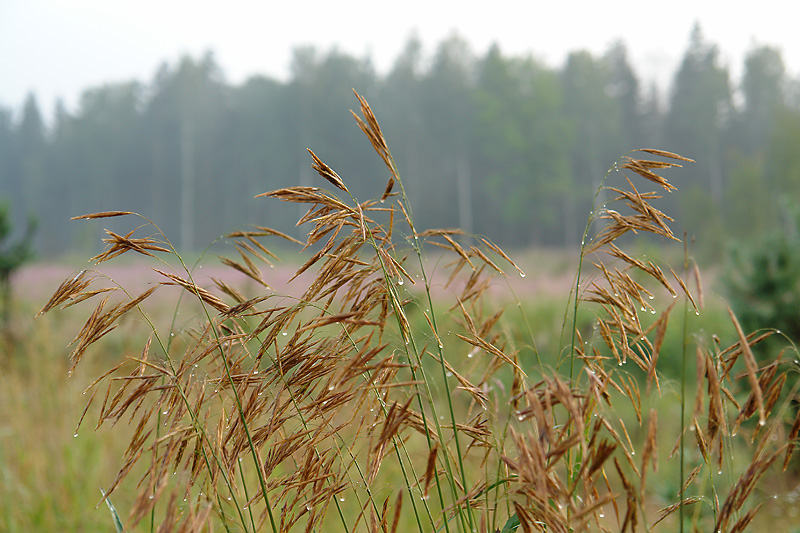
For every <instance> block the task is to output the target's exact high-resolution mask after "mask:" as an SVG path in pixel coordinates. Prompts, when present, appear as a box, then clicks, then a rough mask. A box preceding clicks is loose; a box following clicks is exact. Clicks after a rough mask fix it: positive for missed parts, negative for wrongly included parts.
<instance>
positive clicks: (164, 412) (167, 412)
mask: <svg viewBox="0 0 800 533" xmlns="http://www.w3.org/2000/svg"><path fill="white" fill-rule="evenodd" d="M161 414H162V415H168V414H169V411H163V412H162V413H161Z"/></svg>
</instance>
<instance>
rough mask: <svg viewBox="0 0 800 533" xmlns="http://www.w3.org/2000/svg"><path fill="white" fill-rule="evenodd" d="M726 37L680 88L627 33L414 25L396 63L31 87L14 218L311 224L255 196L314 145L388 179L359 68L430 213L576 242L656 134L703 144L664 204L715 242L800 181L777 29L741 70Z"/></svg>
mask: <svg viewBox="0 0 800 533" xmlns="http://www.w3.org/2000/svg"><path fill="white" fill-rule="evenodd" d="M265 53H268V51H265ZM720 55H721V54H720V50H719V49H718V48H717V46H715V45H714V44H713V43H709V42H707V41H706V40H705V38H704V37H703V34H702V30H701V28H700V27H699V26H698V27H696V28H695V31H694V32H693V33H692V35H691V38H690V40H689V43H688V45H687V48H686V51H685V55H684V57H683V61H682V64H681V66H680V68H679V69H678V71H677V72H676V73H675V75H674V78H673V81H672V85H671V88H670V90H669V92H668V94H662V92H660V91H659V89H658V88H657V87H655V86H642V83H641V81H640V79H639V78H638V77H637V73H636V72H635V71H634V70H633V68H632V67H631V65H630V63H629V61H628V53H627V50H626V48H625V46H624V45H623V44H617V45H614V46H612V47H611V48H610V49H609V50H608V51H607V53H605V54H604V55H602V56H601V57H596V56H593V55H591V54H590V53H588V52H574V53H572V54H571V55H569V57H568V59H567V60H566V62H565V64H563V65H562V66H561V67H560V68H550V67H547V66H544V65H543V64H541V63H539V62H537V60H535V59H533V58H531V57H509V56H507V55H504V53H503V52H502V50H500V49H499V48H498V47H492V48H490V49H489V50H488V51H486V52H485V54H483V55H481V56H477V55H476V54H475V53H474V52H473V51H472V49H471V48H470V46H469V45H468V43H467V42H466V41H464V40H463V39H461V38H460V37H458V36H453V37H452V38H450V39H448V40H446V41H443V42H441V43H439V45H438V46H437V47H436V48H435V50H432V51H431V53H428V51H426V50H423V47H422V45H421V43H420V42H419V41H417V40H414V39H410V40H409V41H408V42H407V45H406V47H405V50H404V51H403V52H402V53H401V54H400V55H399V57H397V58H396V61H395V63H394V67H393V68H392V69H391V71H390V72H388V73H387V74H386V75H383V76H379V75H378V74H377V73H376V71H375V69H374V68H373V66H372V65H371V64H370V62H369V60H368V59H362V58H356V57H352V56H349V55H346V54H343V53H340V52H338V51H337V50H335V49H333V50H328V51H320V50H318V49H315V48H299V49H296V50H295V53H294V56H293V59H292V68H291V76H290V78H289V79H288V80H287V81H277V80H275V79H270V78H266V77H253V78H251V79H249V80H247V81H246V82H245V83H243V84H241V85H238V86H234V85H231V84H228V83H226V81H225V76H224V72H223V69H222V67H221V66H220V65H218V64H217V63H216V62H215V60H214V57H213V55H212V54H211V53H209V54H206V55H205V56H203V57H198V58H193V57H185V58H183V59H182V60H181V61H179V62H178V63H177V64H172V65H170V64H164V65H163V66H162V67H161V68H160V69H159V70H158V71H157V72H156V73H155V75H154V76H153V78H152V80H150V81H149V82H146V83H145V82H141V81H131V82H128V83H118V84H109V85H105V86H101V87H94V88H90V89H87V90H86V91H85V92H84V93H83V95H82V97H81V99H80V104H79V106H78V107H77V109H75V110H74V111H72V112H68V111H67V110H66V109H65V108H64V106H63V105H57V106H56V109H55V110H54V112H53V113H52V119H45V118H43V116H50V115H49V114H46V113H43V112H42V110H41V109H40V108H39V106H38V104H37V100H36V97H35V95H33V94H31V95H30V96H29V98H28V99H27V101H26V103H25V105H24V108H23V109H21V110H12V109H3V108H0V196H4V197H6V198H8V199H9V200H10V202H11V205H12V206H13V207H14V209H13V210H12V213H13V216H14V217H16V219H15V220H11V223H12V226H13V227H15V228H24V227H25V222H26V221H25V218H24V217H27V216H28V215H29V214H31V213H32V214H34V215H35V216H36V217H37V218H38V220H39V222H40V227H42V228H46V231H40V232H39V233H38V234H37V235H36V238H35V243H34V247H35V251H36V253H37V255H38V256H39V257H42V258H45V259H46V258H52V257H55V256H58V255H59V254H63V253H64V252H76V253H80V254H83V253H85V252H87V251H89V252H91V251H92V250H93V249H94V248H96V247H97V246H98V244H97V239H96V233H95V232H94V230H92V231H91V233H89V230H88V229H87V225H86V224H77V223H73V224H70V223H67V220H68V219H69V218H70V217H72V216H76V215H80V214H83V213H88V212H95V211H102V210H111V209H125V210H134V211H137V212H139V213H141V214H143V215H145V216H147V217H149V218H151V219H152V220H153V221H155V222H157V223H158V224H159V226H160V228H161V229H162V230H163V231H164V232H165V233H166V234H167V235H168V236H171V237H173V238H174V239H175V244H176V245H177V246H178V248H179V249H180V250H182V251H191V250H196V249H198V248H203V247H205V246H206V245H208V243H209V242H211V241H212V240H213V239H215V238H216V237H218V236H219V235H221V234H224V233H227V232H228V231H230V230H232V229H234V228H237V227H240V226H242V225H243V224H245V223H252V222H257V223H259V224H264V225H269V226H272V227H275V228H276V229H280V230H285V231H297V230H292V229H291V227H290V222H289V221H290V220H292V219H293V217H294V216H295V215H296V213H295V212H293V211H292V212H288V213H287V212H286V211H285V210H282V209H287V207H285V206H278V207H276V206H274V205H270V206H269V207H267V206H266V204H265V203H264V202H263V201H258V200H254V199H253V196H254V195H256V194H258V193H261V192H264V191H267V190H271V189H276V188H279V187H283V186H288V185H290V184H296V183H298V182H299V183H302V184H308V185H311V184H316V183H317V182H316V181H315V179H314V177H313V176H312V171H311V168H310V163H309V159H308V156H307V153H306V152H305V148H306V147H313V148H314V150H315V152H316V153H317V154H318V155H319V156H320V157H321V158H322V159H323V160H324V161H326V162H327V163H328V164H330V165H331V166H332V167H333V168H336V169H337V171H338V172H339V173H340V174H341V175H342V176H344V177H345V179H346V180H347V183H348V184H349V186H350V188H351V190H353V191H354V192H355V193H356V195H357V196H359V197H361V198H368V197H371V196H372V195H375V194H377V193H379V192H380V191H379V189H381V188H382V187H383V184H384V182H385V180H386V176H385V173H386V169H385V168H383V167H382V163H381V161H379V160H378V158H376V157H375V156H374V155H373V154H372V153H370V148H369V146H368V145H366V143H364V142H363V141H362V139H361V135H362V134H361V132H360V131H359V130H358V128H355V127H353V124H352V118H351V117H350V116H349V114H348V113H347V112H346V110H347V109H348V108H351V107H353V105H354V103H355V99H354V97H353V95H352V93H351V91H350V90H351V88H356V89H358V90H359V91H360V92H361V93H362V94H364V95H365V96H366V97H367V98H368V99H369V101H370V102H371V103H372V104H373V107H374V108H375V109H376V112H377V113H378V115H379V116H378V119H379V120H380V121H381V124H382V125H383V126H384V129H385V133H386V136H387V139H388V140H389V143H390V146H391V149H392V151H393V153H394V154H395V157H396V158H397V163H398V166H399V168H400V172H401V174H402V175H403V176H404V178H405V184H406V186H407V189H408V191H409V195H410V200H411V204H412V205H413V206H414V209H415V216H416V217H417V219H418V223H419V224H420V227H448V226H459V227H462V228H464V229H465V230H466V231H467V232H471V233H479V234H486V235H491V236H492V238H493V239H495V240H496V241H497V242H498V243H500V244H501V245H503V246H506V247H512V248H528V247H538V246H548V247H572V246H575V245H577V244H578V243H579V240H580V233H581V231H582V229H583V222H582V221H583V220H585V217H586V213H587V211H588V207H589V205H590V200H591V197H592V195H593V194H594V192H595V189H596V187H597V185H598V184H599V181H600V179H601V178H602V176H603V175H604V174H605V172H606V170H607V169H608V167H609V166H610V165H611V164H613V162H614V161H615V160H616V159H617V158H618V157H619V156H620V155H621V154H624V153H626V152H628V151H629V150H631V149H635V148H641V147H658V148H662V149H666V150H671V151H675V152H678V153H681V154H683V155H686V156H688V157H692V158H694V159H696V160H697V163H696V164H692V165H690V166H688V167H686V168H684V169H681V170H679V171H676V172H674V173H673V174H672V175H671V176H670V179H671V181H672V182H673V183H675V184H676V185H677V186H678V188H679V190H680V194H677V195H673V197H671V198H666V199H665V200H664V202H663V203H662V204H660V205H663V210H664V211H666V212H667V213H671V214H673V215H674V216H675V218H676V220H677V221H678V224H677V226H676V228H675V229H676V234H677V235H680V234H682V233H683V230H684V229H686V230H688V231H689V233H690V234H692V235H696V242H697V246H698V251H699V252H700V255H701V256H705V257H706V258H710V259H711V260H714V259H716V258H718V257H720V254H719V252H721V251H722V250H723V249H724V247H725V246H726V240H728V239H731V238H735V239H738V240H741V239H752V240H757V239H760V238H761V237H762V236H764V235H766V233H768V232H770V231H773V230H774V229H775V228H777V227H779V226H780V224H781V216H782V215H781V212H780V210H779V209H776V208H775V207H774V206H775V205H777V204H778V203H779V202H783V203H787V202H788V203H791V202H796V201H797V198H800V152H799V151H797V150H796V147H797V146H798V145H799V144H800V89H798V87H799V84H798V80H793V79H790V78H789V76H788V75H787V73H786V71H785V69H784V64H783V61H782V57H781V53H780V52H779V51H778V50H777V49H774V48H770V47H759V46H754V47H753V48H752V49H751V51H750V53H749V55H748V56H747V57H746V60H745V63H744V65H743V66H742V68H741V72H742V75H741V79H739V80H734V79H732V77H731V74H730V71H729V66H727V65H724V64H723V62H722V60H721V57H720ZM445 198H453V200H451V201H447V202H445V201H444V200H443V199H445ZM289 209H291V208H289ZM112 228H113V226H112Z"/></svg>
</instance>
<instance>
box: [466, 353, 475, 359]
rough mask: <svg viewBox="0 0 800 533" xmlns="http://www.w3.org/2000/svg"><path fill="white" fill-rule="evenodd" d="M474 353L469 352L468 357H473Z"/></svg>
mask: <svg viewBox="0 0 800 533" xmlns="http://www.w3.org/2000/svg"><path fill="white" fill-rule="evenodd" d="M474 355H475V354H474V353H472V352H469V353H468V354H467V357H469V358H470V359H472V356H474Z"/></svg>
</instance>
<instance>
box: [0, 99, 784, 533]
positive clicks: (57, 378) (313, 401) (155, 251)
mask: <svg viewBox="0 0 800 533" xmlns="http://www.w3.org/2000/svg"><path fill="white" fill-rule="evenodd" d="M360 103H361V106H362V107H361V116H362V117H363V118H359V119H358V123H359V126H360V127H361V128H362V130H363V131H364V132H365V133H366V134H367V136H368V138H369V140H370V142H371V143H372V145H373V147H374V148H375V149H376V151H377V153H378V155H379V156H380V157H381V158H382V159H383V161H384V162H385V163H386V166H387V168H388V169H389V171H390V175H391V177H390V179H389V183H388V184H387V188H386V192H385V194H384V195H383V197H382V198H380V199H376V200H374V201H361V202H359V201H357V200H356V199H355V198H354V197H353V196H352V194H351V193H350V191H349V190H348V189H347V185H346V183H345V181H343V180H342V179H341V178H340V177H339V176H338V175H337V174H336V173H335V172H334V171H333V170H332V169H330V168H329V167H328V166H327V165H325V163H323V162H322V161H320V160H319V159H317V158H316V156H314V155H313V153H312V154H311V155H312V160H313V163H314V168H315V170H316V171H317V172H318V174H319V175H320V176H321V178H324V179H325V180H326V181H327V183H328V185H329V188H330V189H331V190H335V191H336V192H335V193H332V192H326V191H324V190H321V189H316V188H309V187H292V188H286V189H280V190H277V191H272V192H270V193H267V194H266V196H268V197H270V199H272V200H273V201H274V200H281V201H287V202H294V203H300V204H304V205H306V206H308V208H309V211H308V214H307V215H305V216H304V217H303V219H302V220H301V221H302V222H304V223H306V224H307V227H308V228H309V229H308V244H309V248H308V250H306V252H305V253H299V252H297V251H296V250H295V251H293V252H291V253H289V254H288V257H289V259H288V260H287V261H286V262H277V261H276V259H275V258H274V257H272V255H271V250H272V249H275V248H273V243H275V242H279V243H282V244H280V245H279V248H281V249H285V247H286V246H289V245H290V244H291V241H293V240H294V239H292V238H291V237H288V236H285V235H281V234H277V233H276V232H274V231H272V230H269V229H268V228H261V227H255V228H254V229H253V230H252V231H239V232H236V233H233V234H231V235H230V236H229V237H228V239H229V242H230V246H229V252H228V254H227V255H228V259H223V260H222V261H221V262H220V261H219V260H217V259H214V258H208V259H202V258H201V259H200V260H199V262H198V263H197V264H194V263H193V264H186V263H185V261H184V259H183V258H182V257H181V256H180V255H179V254H177V253H176V252H175V251H174V250H173V249H172V248H171V246H170V244H169V242H168V240H167V239H166V236H163V235H159V234H158V233H157V231H153V227H152V226H146V227H145V229H143V230H141V231H139V232H137V233H131V234H129V235H125V236H123V235H119V234H116V233H113V232H108V233H107V234H106V244H107V247H106V249H105V251H104V252H103V253H101V254H100V255H98V256H97V257H96V258H95V262H97V263H99V265H98V266H97V267H91V268H92V269H94V268H96V269H97V270H88V271H87V270H83V269H84V268H87V266H86V264H85V263H84V264H64V265H33V266H31V267H29V268H28V269H27V270H25V271H23V272H21V273H20V275H19V276H18V277H17V278H16V280H15V281H16V287H15V290H16V295H17V303H16V308H15V310H14V311H15V314H14V318H13V319H12V321H11V322H10V323H9V324H8V325H7V327H6V333H5V337H4V345H3V346H4V347H3V349H4V351H3V354H2V361H0V364H2V365H3V367H4V369H3V370H4V371H3V373H2V377H0V380H2V381H0V394H1V395H2V396H0V399H2V409H0V439H2V440H0V469H2V470H1V471H0V482H1V483H2V484H0V490H2V494H0V501H2V504H0V505H2V507H1V508H0V517H2V518H0V520H2V522H0V528H2V529H3V530H7V531H37V530H38V531H52V530H89V531H91V530H108V529H110V528H111V527H113V525H114V521H115V519H118V520H119V522H120V524H119V527H122V526H124V527H126V528H127V529H128V530H131V531H149V530H156V529H160V528H161V529H163V530H181V529H183V530H203V529H209V530H211V529H213V530H232V531H255V530H263V531H295V530H297V531H304V530H305V531H384V532H387V533H388V532H394V531H411V530H418V531H447V532H450V531H454V532H455V531H496V530H501V531H503V532H504V533H505V532H510V531H515V530H519V531H548V532H551V531H553V532H562V531H564V532H566V531H582V530H590V531H650V530H652V531H678V530H681V531H712V530H716V531H725V532H735V531H744V530H747V529H748V528H753V529H754V530H764V528H766V527H770V528H771V529H772V530H773V531H792V527H794V526H793V524H795V523H796V518H797V517H796V515H797V513H798V511H797V510H796V498H797V495H798V493H797V486H798V485H797V471H798V466H797V462H796V461H797V457H796V456H795V455H794V444H795V442H796V440H797V436H798V432H800V417H798V416H797V414H796V411H797V408H796V404H794V403H793V400H794V399H795V398H796V396H797V392H798V388H800V381H799V380H798V379H797V374H798V372H797V371H798V368H799V364H798V362H797V354H796V351H794V350H793V349H792V347H791V344H790V343H789V342H788V340H787V342H785V343H783V345H785V346H786V349H784V350H783V351H779V352H777V353H766V354H765V353H762V352H761V351H759V350H758V347H759V346H762V344H761V343H762V341H763V340H764V339H765V338H766V337H770V336H772V337H773V338H780V332H776V331H772V330H765V331H761V332H756V333H755V334H752V335H750V334H749V332H744V331H742V330H741V327H740V325H739V323H738V321H737V319H736V317H735V315H734V314H733V313H732V312H730V311H729V310H728V308H727V306H726V304H725V302H724V301H723V300H722V299H721V298H719V297H716V296H714V292H713V291H710V290H708V289H705V290H704V289H703V287H702V283H701V281H700V276H699V273H700V269H699V268H698V267H696V265H695V264H694V263H693V261H692V260H691V257H690V254H689V251H688V249H687V248H684V247H683V245H682V244H680V243H678V242H677V241H678V240H679V239H677V238H676V237H675V236H674V235H672V233H671V231H670V229H669V226H668V224H667V222H668V221H669V220H670V219H669V218H668V217H667V216H666V215H665V214H664V213H661V212H660V211H658V210H657V209H656V208H655V207H654V204H655V200H656V199H657V195H656V194H655V193H652V192H645V189H644V188H645V187H648V186H653V187H656V188H659V189H662V190H666V191H669V190H670V185H669V183H668V181H666V180H665V179H664V178H662V177H661V175H660V173H661V172H668V169H669V168H670V167H671V166H674V165H675V164H678V163H679V162H680V163H686V161H685V160H684V159H683V158H681V157H680V156H677V155H676V154H670V153H667V152H659V151H649V152H647V151H646V152H643V153H638V154H635V157H634V156H630V157H627V158H623V159H622V160H621V164H620V166H619V170H620V171H621V172H614V173H610V175H609V180H608V183H606V184H605V186H606V187H607V190H608V191H610V193H613V194H614V195H617V196H618V198H617V200H616V201H615V202H609V205H608V206H607V207H606V206H603V208H602V209H598V210H597V211H596V212H595V211H593V212H592V214H591V215H590V216H589V222H588V223H587V226H586V233H585V239H584V244H583V246H582V248H581V250H579V251H577V250H576V251H575V253H574V254H571V253H569V252H552V251H549V252H548V251H536V252H521V253H518V254H506V252H504V251H503V250H502V249H500V248H499V247H498V246H497V245H496V244H494V242H493V241H492V240H491V239H489V238H481V237H475V238H473V237H471V236H463V235H461V234H460V233H459V232H457V231H454V230H423V229H421V228H416V227H415V226H414V222H413V213H412V206H410V205H408V203H407V201H406V197H405V194H404V192H403V190H402V181H401V180H400V177H399V176H398V175H397V174H396V171H395V167H394V162H393V160H392V158H391V154H390V153H389V152H388V149H387V148H386V146H385V142H384V141H383V138H382V136H381V132H380V128H379V127H378V125H377V122H376V121H375V119H374V117H373V116H372V113H371V111H370V109H369V107H368V105H367V104H366V102H364V101H363V100H361V101H360ZM623 173H624V176H623ZM634 179H635V180H636V181H635V185H634V181H632V180H634ZM395 188H396V189H399V192H398V191H396V190H394V189H395ZM640 189H641V190H640ZM662 192H663V191H662ZM108 217H128V219H130V220H131V228H135V227H137V226H139V225H140V224H141V223H142V220H141V219H138V218H136V217H137V215H135V214H131V213H122V212H106V213H97V214H94V215H87V216H86V217H85V218H86V219H87V220H89V221H94V220H96V219H100V221H101V222H102V219H105V218H108ZM145 222H146V221H145ZM89 223H92V222H89ZM632 230H633V231H632ZM634 232H635V233H637V234H642V233H650V234H652V235H654V236H655V237H658V238H660V239H661V241H659V242H663V243H664V244H663V245H661V244H660V245H659V246H658V247H656V248H655V249H656V250H659V252H657V253H656V254H655V255H654V254H653V252H652V251H649V252H647V253H643V252H641V251H638V252H637V251H636V250H637V241H636V240H631V239H630V238H629V237H630V235H631V234H632V233H634ZM287 242H288V243H289V244H286V243H287ZM295 244H298V243H295ZM301 244H305V243H299V244H298V248H299V247H300V245H301ZM647 246H648V249H649V250H652V249H653V245H652V244H647ZM122 254H125V257H122V258H118V257H117V256H118V255H122ZM133 258H136V259H133ZM106 261H109V262H108V263H106ZM144 261H146V262H144ZM220 265H221V266H220ZM270 265H272V266H270ZM154 269H157V270H154ZM295 272H297V276H296V278H295V279H293V280H292V281H291V282H290V281H289V280H290V278H292V277H293V276H294V273H295ZM62 280H63V283H62ZM59 283H61V284H60V285H59ZM50 294H52V297H51V296H50ZM73 304H77V305H76V307H74V308H72V307H71V306H72V305H73ZM65 306H70V308H69V309H65V310H58V308H59V307H65ZM40 310H41V313H40V316H38V317H37V318H36V319H35V320H32V319H31V317H32V316H33V315H35V314H37V312H40ZM73 338H74V341H73V343H72V344H71V345H70V346H69V347H65V344H66V343H67V342H69V341H70V340H72V339H73ZM101 491H105V492H106V493H108V494H109V498H108V500H105V502H104V501H103V497H102V493H101ZM111 503H113V508H112V507H111V506H110V505H109V504H111ZM114 509H115V510H114Z"/></svg>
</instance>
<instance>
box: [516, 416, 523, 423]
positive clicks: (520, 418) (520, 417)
mask: <svg viewBox="0 0 800 533" xmlns="http://www.w3.org/2000/svg"><path fill="white" fill-rule="evenodd" d="M517 420H519V421H520V422H522V421H523V420H525V415H517Z"/></svg>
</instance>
